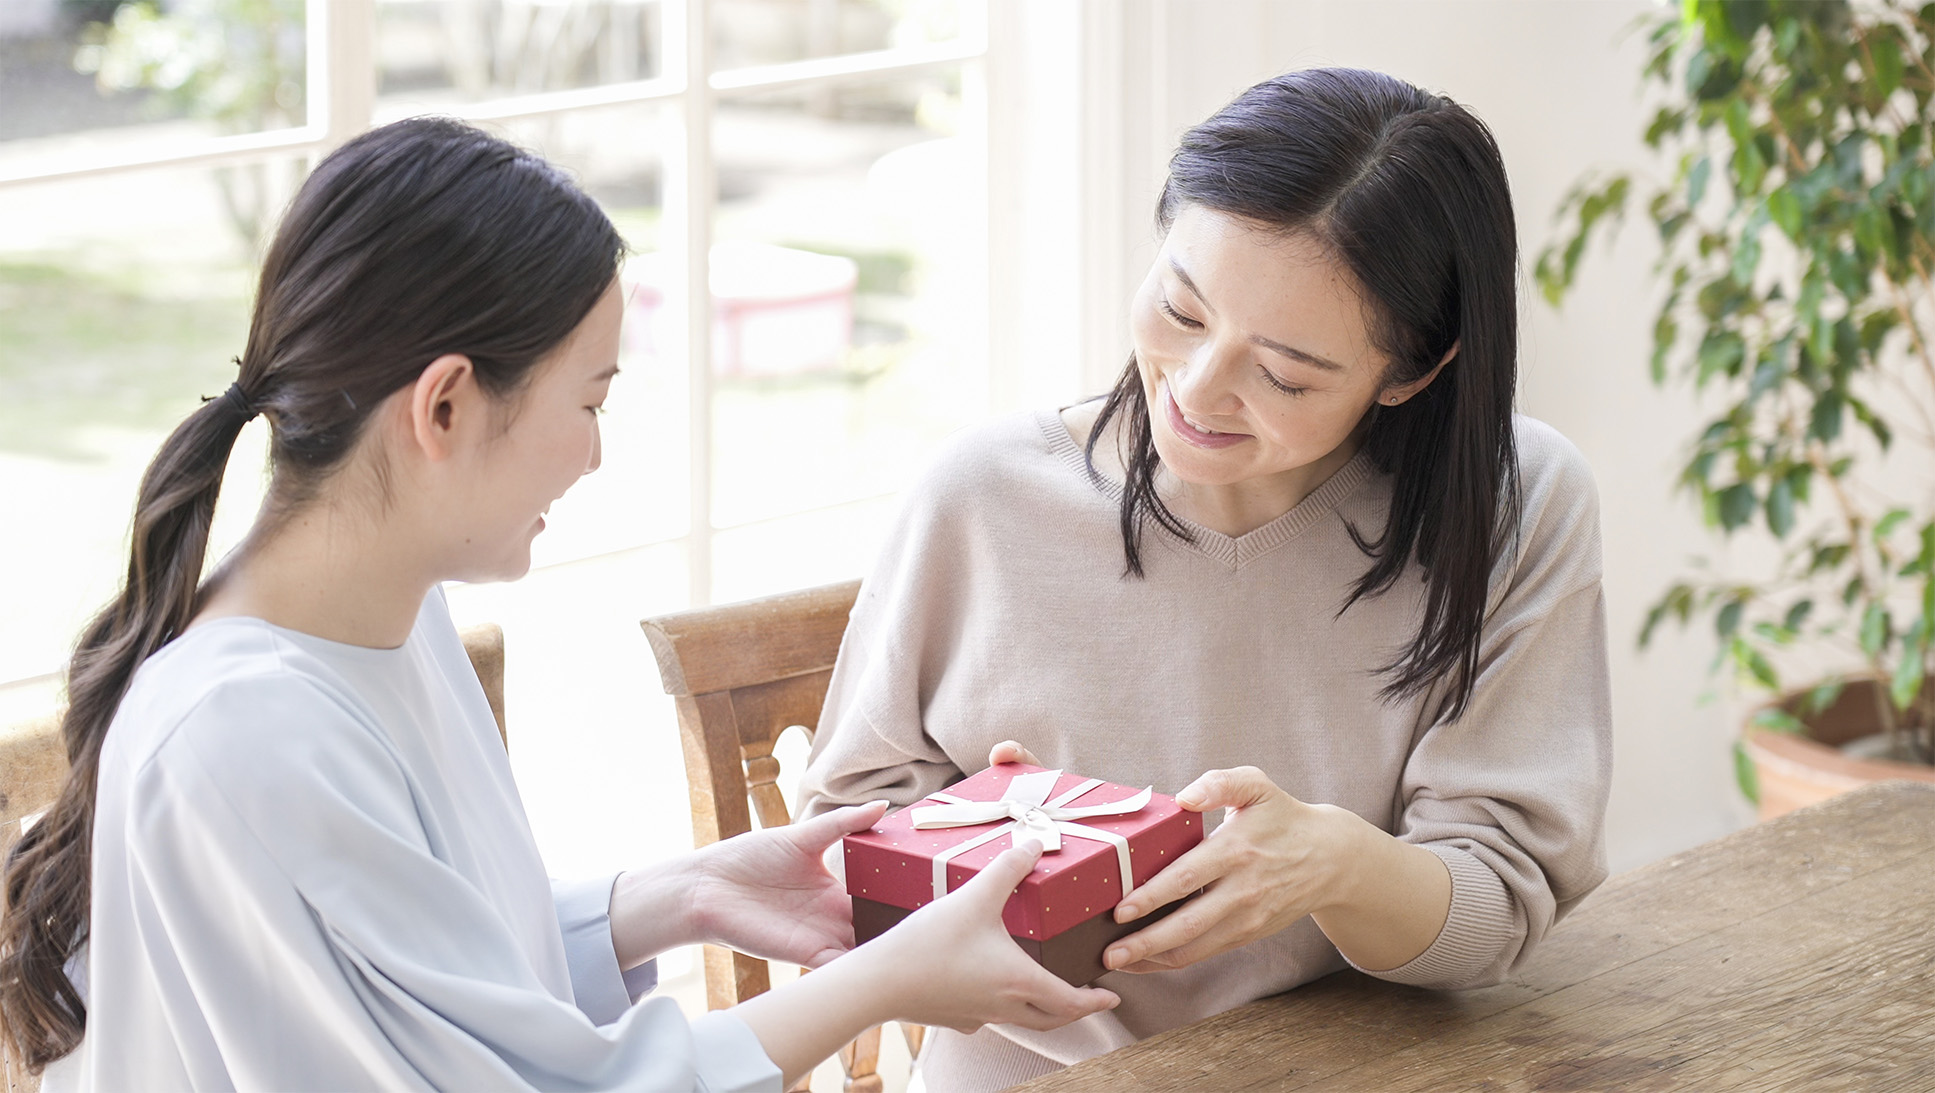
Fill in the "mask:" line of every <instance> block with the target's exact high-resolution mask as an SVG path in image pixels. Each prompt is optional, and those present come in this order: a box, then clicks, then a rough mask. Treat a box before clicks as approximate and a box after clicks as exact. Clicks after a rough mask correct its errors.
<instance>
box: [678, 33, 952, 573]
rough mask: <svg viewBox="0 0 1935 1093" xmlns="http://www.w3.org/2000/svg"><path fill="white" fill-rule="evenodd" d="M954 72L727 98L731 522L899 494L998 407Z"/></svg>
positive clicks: (718, 389) (725, 377)
mask: <svg viewBox="0 0 1935 1093" xmlns="http://www.w3.org/2000/svg"><path fill="white" fill-rule="evenodd" d="M958 86H959V84H958V72H957V71H955V72H940V73H936V74H931V75H928V76H925V77H921V78H915V79H900V80H895V81H891V82H882V83H877V84H871V85H861V86H851V87H847V88H843V89H842V93H843V95H844V96H845V98H844V100H843V101H844V102H845V103H847V104H848V105H847V107H846V108H843V109H842V110H841V111H840V112H839V113H837V114H836V115H834V116H832V117H828V116H823V115H822V114H820V113H818V112H816V109H815V107H814V104H813V103H812V101H811V95H810V94H808V95H801V94H798V93H795V94H793V95H792V96H790V97H786V96H774V95H768V96H763V97H760V98H756V99H742V98H734V99H731V100H728V101H725V102H722V103H721V104H720V105H719V108H718V112H717V116H716V120H715V129H714V133H715V140H716V145H717V147H716V155H717V160H718V165H719V184H720V199H719V207H718V215H717V221H716V225H717V226H716V229H715V230H716V236H717V239H718V243H717V247H716V250H715V252H714V270H713V291H714V294H715V297H716V300H715V316H716V318H715V324H714V333H713V341H714V362H713V363H714V372H715V375H716V384H715V390H714V426H713V427H714V452H715V457H714V493H713V520H714V523H715V525H716V526H718V527H720V528H731V527H735V526H739V525H745V524H750V523H754V522H758V521H764V520H770V519H773V518H775V517H779V516H784V515H788V514H792V513H798V512H803V511H806V510H809V509H815V508H822V507H825V506H828V505H836V504H844V503H847V502H852V501H857V500H861V499H864V498H870V497H878V496H882V495H885V494H889V493H892V492H894V491H897V490H899V489H900V488H901V487H902V486H904V485H905V484H906V483H907V481H908V480H909V478H910V477H911V475H912V474H914V473H915V472H916V471H917V470H918V469H919V467H920V466H921V465H922V463H923V462H924V460H925V458H926V456H927V454H928V453H930V452H931V451H932V450H933V449H934V447H935V446H936V445H937V444H938V443H939V441H940V440H941V439H942V438H943V437H944V436H946V435H947V434H948V433H949V432H951V431H952V430H954V429H955V428H958V427H959V426H961V425H963V424H965V423H967V422H969V421H973V420H975V419H977V418H979V417H980V416H982V414H983V413H984V411H985V408H986V406H987V386H986V385H987V378H986V366H985V362H984V361H983V360H982V359H981V352H980V349H979V345H980V341H979V337H978V332H979V330H980V329H981V327H982V326H983V323H984V316H983V314H982V304H981V303H980V301H981V300H982V299H983V294H982V293H981V291H980V281H979V278H980V276H981V272H980V271H982V270H983V269H984V266H983V261H984V260H983V258H982V255H983V253H984V251H985V247H986V229H985V217H984V216H983V215H982V210H983V208H984V205H985V198H984V197H983V195H982V188H981V187H980V185H979V179H980V177H981V175H982V173H983V169H982V167H981V166H980V164H981V163H982V162H983V151H982V148H981V147H980V145H979V143H978V142H977V141H975V140H973V139H972V138H967V137H963V136H959V135H956V134H955V133H954V132H953V127H954V121H955V119H956V115H957V114H958V110H959V102H960V99H959V95H958ZM721 564H722V565H723V564H727V563H726V559H725V557H724V556H722V557H721ZM719 580H720V582H721V584H722V586H730V585H732V584H734V582H735V581H736V580H737V578H735V577H734V576H733V575H732V574H730V573H728V572H725V571H721V572H720V574H719Z"/></svg>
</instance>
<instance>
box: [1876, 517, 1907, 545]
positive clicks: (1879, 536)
mask: <svg viewBox="0 0 1935 1093" xmlns="http://www.w3.org/2000/svg"><path fill="white" fill-rule="evenodd" d="M1906 519H1908V510H1907V509H1889V510H1888V512H1887V514H1886V515H1884V516H1882V518H1881V519H1879V520H1877V521H1875V527H1874V532H1873V535H1874V540H1875V542H1876V543H1880V542H1882V541H1883V540H1885V539H1887V538H1888V536H1890V535H1892V534H1893V533H1894V530H1895V529H1896V528H1898V527H1900V526H1901V525H1902V521H1904V520H1906Z"/></svg>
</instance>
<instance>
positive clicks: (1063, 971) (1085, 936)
mask: <svg viewBox="0 0 1935 1093" xmlns="http://www.w3.org/2000/svg"><path fill="white" fill-rule="evenodd" d="M1180 906H1182V902H1181V901H1180V900H1179V901H1177V902H1175V903H1171V904H1169V905H1168V906H1166V907H1159V908H1157V909H1156V910H1155V911H1153V912H1151V913H1149V914H1146V915H1144V916H1142V917H1141V918H1139V919H1136V920H1135V921H1134V922H1122V923H1118V922H1116V921H1115V916H1114V915H1113V914H1112V913H1111V912H1112V911H1113V910H1114V908H1110V909H1109V911H1104V912H1103V913H1101V914H1099V915H1096V916H1095V917H1094V918H1092V919H1089V920H1088V921H1086V922H1083V923H1080V924H1078V925H1075V926H1071V927H1069V928H1068V929H1066V930H1063V931H1062V932H1061V933H1059V934H1056V935H1055V936H1054V937H1051V938H1049V939H1048V940H1046V941H1042V940H1039V939H1037V938H1032V937H1017V938H1015V944H1017V945H1019V946H1021V950H1022V951H1023V952H1025V953H1027V954H1028V955H1029V956H1031V957H1034V959H1035V963H1037V964H1040V965H1041V966H1042V967H1044V968H1047V969H1048V970H1049V971H1051V972H1054V973H1055V974H1056V975H1058V976H1060V977H1061V978H1062V979H1063V980H1064V981H1066V982H1068V983H1071V984H1073V985H1075V986H1077V987H1086V986H1088V985H1089V984H1090V983H1093V982H1095V981H1096V980H1097V979H1100V978H1102V976H1103V975H1104V974H1106V973H1107V972H1108V969H1107V968H1105V967H1103V966H1102V954H1103V953H1104V952H1106V951H1107V950H1108V947H1109V943H1110V942H1112V941H1114V940H1116V939H1117V938H1123V937H1127V936H1129V935H1130V934H1132V933H1135V932H1136V931H1137V930H1140V929H1142V928H1143V927H1144V926H1147V925H1149V924H1150V923H1152V922H1154V921H1156V920H1157V919H1159V918H1162V917H1163V916H1165V915H1167V914H1168V913H1169V912H1171V911H1173V910H1175V909H1176V908H1178V907H1180ZM913 913H914V912H912V911H909V910H907V909H906V908H904V907H895V906H892V905H891V904H886V903H879V902H876V901H874V900H870V899H861V898H860V897H859V896H854V897H853V940H854V943H855V944H864V943H866V942H868V941H871V940H872V939H874V938H876V937H879V936H880V935H881V934H884V933H886V932H887V931H888V930H890V929H892V928H893V927H894V925H895V924H896V923H898V922H899V921H900V920H901V919H904V918H906V917H907V916H908V915H911V914H913ZM1009 936H1011V937H1012V936H1013V935H1009Z"/></svg>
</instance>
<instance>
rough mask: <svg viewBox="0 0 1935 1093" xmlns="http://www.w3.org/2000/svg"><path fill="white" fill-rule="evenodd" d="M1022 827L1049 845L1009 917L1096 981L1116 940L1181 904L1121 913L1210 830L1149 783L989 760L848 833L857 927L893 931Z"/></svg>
mask: <svg viewBox="0 0 1935 1093" xmlns="http://www.w3.org/2000/svg"><path fill="white" fill-rule="evenodd" d="M1023 839H1034V840H1035V841H1037V842H1039V843H1041V845H1042V850H1043V853H1042V856H1041V861H1040V862H1039V863H1037V864H1036V866H1035V868H1034V871H1033V872H1031V873H1029V874H1028V877H1027V879H1026V880H1024V881H1022V882H1021V885H1020V887H1018V888H1016V889H1015V893H1014V895H1012V896H1010V897H1009V898H1008V903H1007V906H1005V907H1004V908H1002V912H1001V920H1002V923H1003V924H1004V925H1005V926H1006V927H1007V930H1008V933H1009V934H1011V935H1013V937H1014V939H1015V941H1016V942H1017V943H1018V944H1019V945H1020V946H1021V947H1022V949H1024V950H1025V951H1026V952H1027V953H1028V955H1029V956H1032V957H1034V958H1035V960H1036V961H1038V962H1040V964H1041V965H1042V966H1043V967H1045V968H1047V969H1048V970H1049V971H1051V972H1054V973H1055V974H1056V975H1058V976H1060V977H1061V978H1062V979H1064V980H1067V981H1068V982H1070V983H1073V984H1075V985H1076V986H1085V985H1087V984H1089V983H1092V982H1094V981H1095V980H1097V979H1099V978H1101V976H1102V974H1103V973H1104V972H1105V971H1107V969H1106V968H1104V967H1103V966H1102V953H1103V951H1104V950H1106V949H1107V948H1108V946H1109V943H1110V942H1112V941H1114V940H1116V939H1117V938H1120V937H1124V936H1126V935H1128V934H1131V933H1134V932H1135V931H1137V930H1140V929H1142V928H1143V927H1144V926H1147V925H1149V924H1150V923H1151V922H1154V921H1155V920H1156V919H1157V918H1160V917H1162V916H1163V915H1165V914H1167V913H1169V911H1170V910H1173V909H1174V908H1175V907H1176V906H1178V904H1170V905H1169V906H1168V907H1164V908H1162V909H1160V910H1158V911H1156V912H1154V913H1153V914H1149V915H1145V916H1143V917H1142V918H1140V919H1137V920H1135V921H1133V922H1128V923H1120V924H1118V923H1117V922H1116V921H1115V918H1114V916H1113V915H1112V914H1111V913H1110V912H1112V911H1114V910H1115V905H1116V904H1117V903H1119V902H1121V900H1122V895H1123V893H1124V892H1127V891H1130V890H1132V889H1134V888H1135V887H1136V886H1137V885H1141V884H1146V883H1148V881H1149V879H1150V878H1151V877H1153V876H1155V875H1156V874H1157V873H1158V872H1161V870H1162V868H1163V867H1164V866H1166V865H1168V864H1169V863H1170V862H1172V861H1175V860H1176V859H1177V858H1178V857H1181V856H1182V854H1183V853H1184V852H1185V851H1187V850H1188V849H1189V848H1190V847H1192V846H1195V845H1196V844H1197V843H1199V842H1201V841H1202V840H1203V818H1202V817H1201V816H1199V815H1197V814H1196V813H1194V812H1190V811H1188V810H1186V809H1184V808H1183V807H1182V806H1181V805H1178V804H1177V803H1176V799H1175V798H1173V797H1170V796H1168V795H1166V794H1161V793H1155V792H1153V791H1151V790H1147V789H1143V790H1135V789H1130V788H1128V787H1127V786H1118V785H1115V784H1114V783H1112V782H1104V781H1101V780H1100V779H1096V778H1083V777H1081V776H1080V775H1075V774H1067V773H1064V772H1062V771H1059V770H1043V769H1041V768H1040V767H1033V766H1028V765H1026V764H1023V763H1002V764H999V765H997V766H992V767H989V768H988V769H987V770H984V771H982V772H981V773H979V774H976V775H974V776H973V777H971V778H968V779H966V780H964V781H961V782H957V783H956V784H954V785H952V786H949V787H948V788H947V790H946V791H945V792H942V793H935V794H932V795H930V796H929V797H928V798H927V799H925V800H922V801H918V802H916V803H914V804H913V805H910V806H909V807H907V808H903V809H901V810H900V811H898V812H894V813H891V814H890V815H888V816H886V817H885V818H883V819H882V820H881V821H880V822H879V823H878V824H875V825H874V826H873V827H872V828H871V829H870V830H867V831H863V832H861V833H859V834H857V835H848V836H847V837H846V840H845V843H846V845H845V847H844V851H845V855H846V874H847V894H848V895H850V896H852V897H853V930H854V934H855V939H856V940H857V941H859V942H865V941H867V940H869V939H871V938H875V937H878V936H880V935H881V934H883V933H886V932H887V930H888V929H890V928H891V927H892V926H893V925H894V924H895V923H897V922H899V921H900V920H901V919H904V918H906V917H907V916H908V915H910V914H912V913H913V912H914V911H915V910H917V909H919V908H921V907H924V906H926V905H927V904H929V903H931V902H933V901H934V900H935V899H937V898H939V897H940V896H942V895H945V894H946V893H948V892H950V891H953V890H954V889H956V888H959V887H960V886H961V885H963V884H965V883H967V880H968V878H969V877H972V876H974V875H975V874H976V873H978V872H980V871H981V869H982V868H983V867H985V866H987V865H988V863H990V862H992V861H993V860H994V859H995V858H996V857H998V856H999V855H1000V854H1001V852H1002V851H1004V850H1006V849H1008V848H1009V847H1011V846H1013V845H1014V844H1015V842H1016V841H1017V840H1023Z"/></svg>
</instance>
